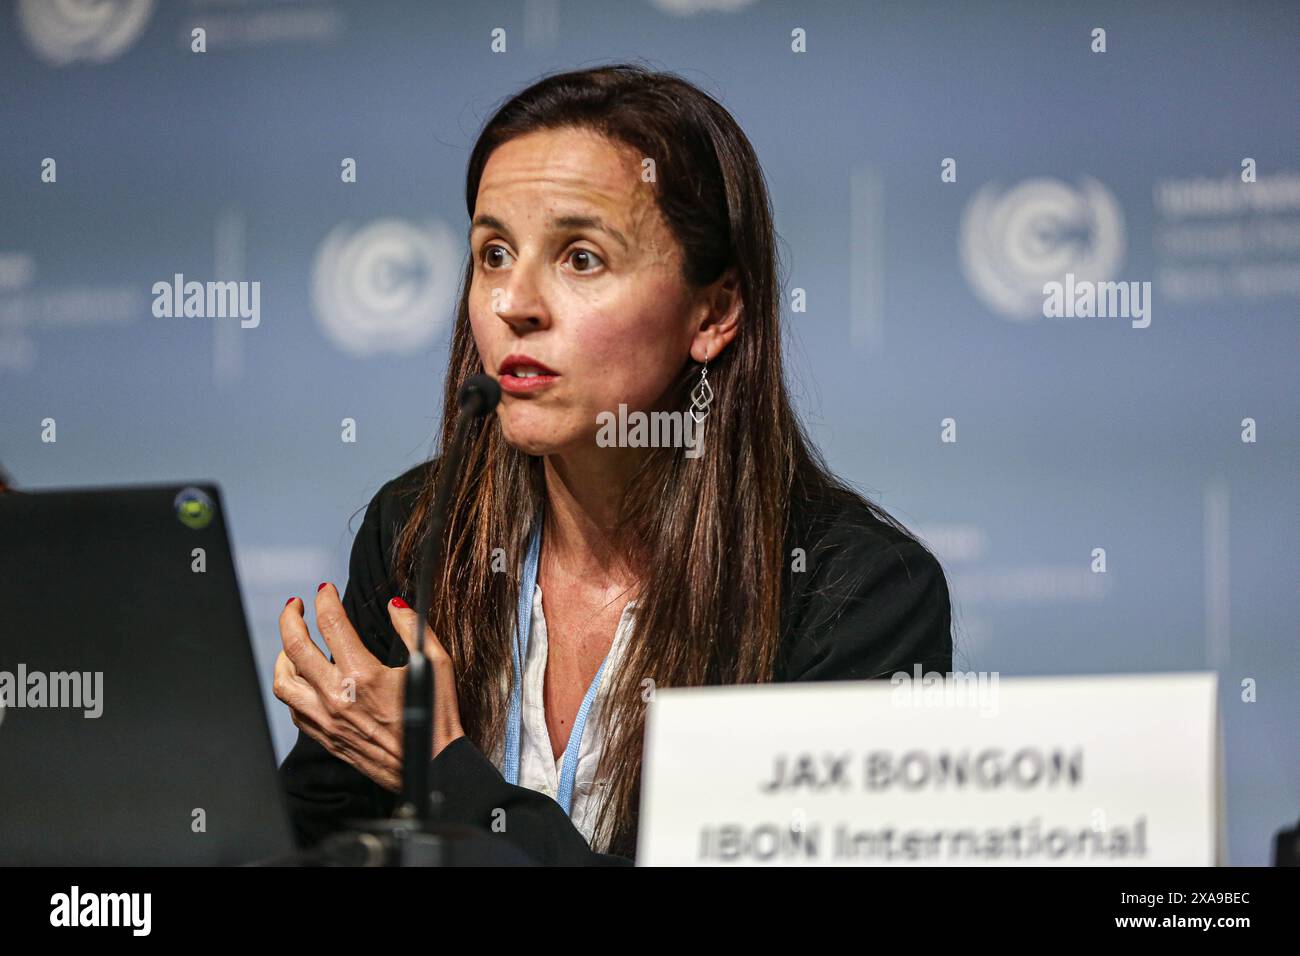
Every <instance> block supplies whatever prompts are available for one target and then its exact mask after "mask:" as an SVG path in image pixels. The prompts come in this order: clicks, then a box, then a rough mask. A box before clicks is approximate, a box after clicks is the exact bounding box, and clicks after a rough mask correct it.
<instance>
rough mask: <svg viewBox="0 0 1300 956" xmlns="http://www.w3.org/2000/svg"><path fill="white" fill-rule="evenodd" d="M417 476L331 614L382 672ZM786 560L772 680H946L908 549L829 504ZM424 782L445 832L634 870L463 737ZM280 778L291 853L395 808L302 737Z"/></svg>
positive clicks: (796, 512)
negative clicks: (486, 836)
mask: <svg viewBox="0 0 1300 956" xmlns="http://www.w3.org/2000/svg"><path fill="white" fill-rule="evenodd" d="M429 464H430V463H427V462H426V463H425V464H422V465H419V466H417V467H415V468H412V469H411V470H410V471H408V472H406V473H405V474H403V475H400V476H398V477H397V478H394V479H393V480H391V481H389V482H388V483H387V484H385V485H384V486H383V487H382V488H381V489H380V490H379V492H378V493H377V494H376V495H375V497H374V498H373V499H372V500H371V502H370V506H369V507H368V508H367V510H366V516H365V519H364V521H362V523H361V528H360V530H358V532H357V536H356V539H355V540H354V541H353V544H352V557H351V561H350V563H349V567H348V583H347V589H346V591H345V592H344V595H343V607H344V609H345V610H346V612H347V615H348V618H349V619H350V620H351V621H352V625H353V626H354V627H355V628H356V630H357V633H358V635H360V637H361V640H362V641H363V642H364V643H365V645H366V646H367V647H368V648H369V649H370V651H371V653H373V654H374V655H375V656H376V657H377V658H378V659H379V660H381V661H385V662H386V663H390V664H391V663H393V662H394V660H395V659H396V658H397V657H401V656H405V655H404V651H405V645H403V644H402V642H401V640H400V638H399V637H398V635H397V632H396V631H394V630H393V627H392V624H391V622H390V621H389V618H388V610H387V604H388V601H389V600H390V599H391V598H392V597H394V596H395V595H398V594H399V591H398V588H397V585H396V584H395V583H394V581H393V577H392V574H391V572H390V559H391V556H392V553H393V548H394V543H395V540H396V537H397V533H398V532H399V531H400V529H401V528H402V526H403V525H404V524H405V522H406V519H407V517H408V515H409V514H410V512H411V508H412V505H413V503H414V500H415V497H416V496H417V494H418V493H419V490H420V488H421V486H422V484H423V482H424V479H425V476H426V469H428V467H429ZM794 548H802V549H803V550H804V553H805V555H806V567H805V568H804V569H803V570H800V571H796V570H793V567H794V564H795V562H794V560H793V558H792V559H791V561H790V563H789V565H788V567H787V573H786V576H785V577H786V579H785V580H784V581H783V583H782V601H781V620H782V643H781V654H780V658H779V660H778V661H777V665H776V675H775V676H776V680H778V681H805V680H821V681H825V680H857V679H866V678H888V677H889V676H890V675H891V674H893V673H895V672H897V671H900V670H901V671H908V672H910V671H911V670H912V668H913V666H914V665H916V664H920V665H921V668H922V670H923V671H939V672H943V673H947V672H948V671H950V670H952V637H951V612H950V608H949V599H948V586H947V582H946V580H945V579H944V575H943V571H942V569H941V568H940V566H939V562H938V561H937V560H935V558H934V557H933V556H932V555H931V554H930V552H929V551H927V550H926V549H925V548H924V547H923V546H922V545H921V544H920V543H919V542H917V541H916V540H915V539H913V538H911V537H909V536H908V535H907V534H905V533H904V532H901V531H899V530H898V529H896V528H894V527H892V526H891V525H889V524H886V523H885V522H883V521H882V520H880V519H879V518H877V517H876V516H875V515H874V514H872V513H871V512H870V511H869V510H868V509H867V508H866V507H865V506H864V505H863V504H862V503H861V502H860V501H858V500H856V499H850V498H847V497H843V496H835V498H833V499H830V500H818V501H812V500H808V499H806V498H805V499H799V500H796V501H794V502H792V515H791V520H790V528H789V532H788V536H787V548H786V554H787V556H790V555H791V552H792V550H793V549H794ZM402 596H403V598H405V599H407V600H410V598H411V597H412V596H411V595H402ZM430 777H431V782H432V784H433V786H434V788H435V789H437V790H440V791H441V792H442V794H443V805H442V817H443V819H444V820H446V821H447V822H450V823H463V824H469V825H473V826H478V827H483V828H488V829H490V824H491V821H492V819H493V813H494V811H496V810H497V809H503V810H505V811H506V815H507V818H508V819H509V820H510V826H509V828H508V832H507V833H502V834H500V836H501V837H502V838H505V839H508V840H510V841H511V842H513V843H514V844H515V845H516V846H517V847H518V848H520V849H522V850H523V851H524V852H525V853H526V854H527V855H528V856H530V857H531V858H533V859H534V860H536V861H537V862H539V863H544V864H551V865H606V864H614V865H618V864H629V863H631V862H632V861H631V860H630V859H628V858H625V857H619V856H612V855H610V854H604V853H596V852H594V851H593V850H592V849H591V848H590V847H589V846H588V844H587V841H586V839H585V838H584V837H583V835H582V834H581V833H580V832H579V831H578V829H577V828H576V827H575V826H574V825H573V824H572V822H571V821H570V820H569V818H568V817H567V816H566V815H565V813H564V811H563V809H561V807H560V805H559V804H558V803H556V802H555V800H554V799H552V798H551V797H548V796H546V795H545V794H542V793H539V792H537V791H535V790H529V789H527V788H526V787H518V786H513V785H511V784H508V783H506V782H505V779H504V778H503V777H502V776H501V773H500V772H499V771H498V770H497V769H496V767H495V766H494V765H493V764H492V763H491V762H490V761H489V760H488V758H487V757H486V756H484V755H483V753H482V752H481V751H480V750H479V748H478V747H477V746H476V745H475V744H474V743H473V742H472V741H470V739H469V738H468V737H461V738H460V739H458V740H456V741H454V742H453V743H451V744H449V745H448V746H447V747H445V748H444V749H443V750H442V752H441V753H439V754H438V756H437V757H436V758H435V759H434V760H432V761H431V763H430ZM280 778H281V781H282V783H283V785H284V788H285V791H286V793H287V795H288V800H289V810H290V814H291V817H292V820H293V825H294V830H295V832H296V836H297V839H298V841H299V843H300V845H302V846H303V847H310V846H312V845H314V844H315V843H316V842H317V841H319V840H320V839H321V838H322V837H324V836H325V835H327V834H329V833H332V832H335V831H337V830H341V829H344V827H345V823H346V821H348V820H349V819H357V818H375V817H384V816H388V815H390V814H391V813H392V812H393V809H394V806H395V803H396V800H397V795H396V794H393V793H390V792H389V791H387V790H385V789H384V788H382V787H380V786H379V785H378V784H376V783H374V782H373V781H372V780H370V778H369V777H367V776H365V775H364V774H362V773H361V772H360V771H358V770H356V769H355V768H353V767H352V766H351V765H350V764H348V763H346V762H344V761H342V760H339V759H338V758H336V757H334V756H333V755H331V754H330V753H329V752H328V751H327V750H325V748H324V747H322V746H321V745H320V744H318V743H317V742H316V741H314V740H313V739H312V738H311V737H309V736H307V734H305V733H302V732H300V733H299V735H298V741H297V743H296V744H295V746H294V748H293V750H292V751H291V752H290V753H289V755H288V756H287V757H286V758H285V760H284V763H283V764H282V765H281V766H280Z"/></svg>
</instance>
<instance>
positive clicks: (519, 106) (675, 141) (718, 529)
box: [396, 63, 905, 855]
mask: <svg viewBox="0 0 1300 956" xmlns="http://www.w3.org/2000/svg"><path fill="white" fill-rule="evenodd" d="M558 128H577V129H586V130H590V131H594V132H597V133H600V134H602V135H604V136H605V137H606V138H608V139H609V140H610V141H612V142H615V143H618V144H622V145H626V146H629V147H631V148H632V149H634V150H636V151H637V153H638V155H639V156H642V157H650V158H653V159H654V162H655V167H656V177H655V183H654V189H655V199H656V202H657V204H658V208H659V210H660V212H661V213H662V215H663V216H664V219H665V220H666V222H667V223H668V225H669V227H670V228H671V230H672V232H673V234H674V235H675V237H676V239H677V241H678V242H679V243H680V245H681V248H682V251H683V253H684V255H683V260H682V261H683V263H684V265H683V272H684V275H683V278H684V279H685V281H686V282H687V283H689V284H690V285H691V286H693V287H700V286H704V285H707V284H709V283H711V282H712V281H713V280H715V279H717V278H718V277H719V276H720V275H721V274H722V272H723V271H724V270H725V269H727V268H728V267H734V268H735V269H736V270H737V272H738V276H739V282H740V290H741V295H742V297H743V303H744V306H743V314H742V318H741V321H740V327H739V332H738V334H737V335H736V337H735V339H734V341H733V342H732V343H731V346H730V347H729V348H727V349H726V350H724V351H723V353H722V354H721V355H718V356H716V357H714V358H712V359H711V360H710V362H709V368H708V375H709V381H710V383H711V384H712V386H713V390H714V395H715V400H714V403H713V406H712V409H711V412H710V415H709V417H708V419H707V430H706V432H705V439H704V442H703V449H702V454H701V456H700V457H699V458H696V459H688V458H686V457H685V456H684V455H683V454H681V451H680V449H677V450H674V449H649V450H648V452H649V454H648V456H647V458H646V461H645V464H644V466H643V467H642V468H641V470H640V472H639V473H638V474H637V476H636V478H635V479H634V480H633V481H632V483H631V486H630V488H629V490H628V492H627V493H626V495H625V498H624V502H623V510H622V515H621V519H620V523H619V528H620V530H621V531H622V532H625V534H621V535H620V540H626V541H628V542H636V543H637V545H636V550H637V552H638V553H637V554H636V556H635V560H634V561H631V562H629V563H630V564H631V566H632V567H635V568H639V569H641V576H640V589H639V594H640V600H638V604H637V610H636V614H635V624H634V637H633V639H632V640H631V641H630V642H629V644H628V648H627V651H626V655H625V656H624V658H623V660H622V663H621V665H620V667H619V669H618V672H617V673H616V674H613V675H607V677H606V679H607V680H611V686H610V688H609V691H608V697H607V701H608V703H607V704H606V705H605V707H606V714H607V720H608V723H607V724H606V732H607V734H608V736H607V737H606V739H605V745H604V750H603V753H602V757H601V762H600V767H599V769H598V779H600V780H604V781H606V782H607V790H606V795H605V798H604V800H603V802H602V804H601V810H600V813H599V816H598V818H597V835H598V837H599V836H600V835H602V834H604V835H605V836H606V837H607V841H608V849H609V851H610V852H613V853H619V854H621V855H631V854H632V852H633V848H634V847H635V843H636V823H637V807H638V801H639V793H640V783H641V742H642V734H643V728H644V711H645V698H647V697H648V695H647V694H646V693H645V691H646V689H647V688H648V687H670V686H671V687H676V686H688V685H701V684H735V683H763V682H768V681H771V680H772V679H773V675H774V668H775V667H776V663H777V659H778V653H779V651H780V645H781V638H782V634H781V600H782V594H783V578H784V575H783V565H784V554H785V552H784V548H785V547H786V542H787V533H788V528H789V524H788V523H789V520H790V514H791V503H792V500H794V499H809V498H829V499H834V498H840V497H842V496H850V497H852V498H853V499H854V500H855V501H857V502H861V503H864V504H867V505H868V507H870V508H871V509H872V511H873V513H875V514H878V515H879V516H880V517H881V518H882V519H884V520H886V521H888V522H889V523H890V524H891V525H894V526H895V527H897V528H899V529H900V530H904V531H905V529H902V526H901V525H898V524H897V522H895V521H894V520H893V519H892V518H890V517H889V516H888V514H887V513H885V512H884V511H883V510H881V509H879V508H878V507H877V506H875V505H874V504H871V503H870V502H865V501H864V500H863V499H862V498H861V497H860V496H858V495H857V494H856V492H854V491H852V490H851V489H849V488H848V487H847V486H845V485H843V484H842V483H840V482H839V481H838V480H837V479H835V478H834V477H833V476H832V475H831V474H830V473H829V472H828V471H827V469H826V467H825V465H824V464H823V463H822V461H821V459H820V456H819V455H818V454H817V452H816V450H815V449H814V448H813V447H812V446H811V444H810V443H809V441H808V440H807V437H806V436H805V434H804V433H803V430H802V428H801V426H800V424H799V422H798V420H797V419H796V417H795V415H794V413H793V411H792V409H791V406H790V402H789V399H788V396H787V393H786V385H785V381H784V377H783V366H782V359H781V324H780V308H779V299H778V296H779V294H780V292H779V282H780V279H779V262H778V258H777V252H776V243H775V232H774V229H773V225H772V212H771V206H770V203H769V199H768V192H767V185H766V182H765V180H764V177H763V172H762V169H761V167H760V166H759V162H758V157H757V156H756V154H755V152H754V149H753V147H752V146H751V145H750V142H749V140H748V139H747V138H746V136H745V134H744V133H743V132H742V131H741V129H740V127H739V126H738V125H737V124H736V121H735V120H734V119H733V118H732V116H731V115H730V114H729V113H728V112H727V110H726V109H725V108H723V107H722V105H721V104H719V103H718V102H717V101H716V100H714V99H713V98H712V97H710V96H709V95H707V94H706V93H704V92H703V91H701V90H699V89H698V88H697V87H695V86H694V85H692V84H691V83H689V82H687V81H686V80H683V79H681V78H680V77H677V76H674V75H672V74H666V73H660V72H652V71H650V70H648V69H646V68H644V67H642V66H639V65H634V64H627V63H620V64H613V65H608V66H602V67H598V68H593V69H586V70H579V71H574V72H568V73H561V74H556V75H552V76H549V77H545V78H543V79H541V80H540V81H538V82H537V83H535V84H533V85H532V86H529V87H528V88H527V89H525V90H523V91H522V92H520V93H518V94H517V95H515V96H513V97H511V98H510V99H509V100H507V101H506V102H505V103H504V104H503V105H502V106H501V107H500V108H499V109H498V110H497V111H496V112H495V114H494V115H493V116H492V117H491V118H490V120H489V121H488V123H487V124H486V126H485V127H484V128H483V130H482V132H481V133H480V135H479V137H478V140H477V142H476V143H475V145H474V150H473V152H472V154H471V155H470V159H469V167H468V170H467V172H466V179H465V207H466V210H467V212H468V214H469V216H470V218H471V219H472V218H473V216H474V206H475V202H476V199H477V196H478V188H479V180H480V178H481V177H482V174H483V169H484V167H485V166H486V164H487V161H488V157H489V156H490V155H491V154H492V151H493V150H495V149H496V148H497V147H498V146H500V145H501V144H502V143H504V142H506V141H507V140H509V139H511V138H513V137H516V136H520V135H522V134H524V133H529V132H534V131H538V130H548V129H558ZM473 270H474V263H473V261H472V257H471V259H470V261H469V262H468V263H467V265H466V268H465V274H464V277H463V284H462V288H461V292H460V303H459V307H458V310H457V316H456V327H455V331H454V333H453V340H452V348H451V357H450V361H449V365H448V372H447V379H446V384H445V387H444V398H443V420H442V435H441V441H442V447H446V446H447V444H448V443H449V442H450V440H451V432H452V429H453V428H454V425H455V418H456V410H457V409H456V393H457V390H458V389H459V387H460V385H461V383H462V382H464V380H465V379H466V378H467V377H468V376H470V375H473V374H476V373H479V372H483V371H484V369H483V365H482V361H481V359H480V357H479V354H478V350H477V348H476V346H475V342H474V337H473V334H472V332H471V329H470V321H469V291H470V283H471V281H472V278H473ZM699 368H700V366H699V365H698V364H696V363H694V362H692V361H690V360H689V359H687V360H684V361H683V367H682V373H681V376H680V378H679V379H678V381H677V382H676V384H675V385H674V390H675V393H676V394H675V396H673V395H672V394H671V393H670V396H669V397H670V399H671V400H672V401H673V402H674V404H670V405H669V406H668V407H670V408H678V409H684V408H686V407H687V406H688V404H689V399H688V397H687V396H688V393H689V391H690V389H691V387H692V386H693V384H694V383H695V381H696V380H698V377H699ZM593 424H594V423H593ZM476 427H477V431H476V432H474V433H472V434H471V437H470V439H469V442H468V450H467V452H466V456H465V460H464V462H463V464H462V466H461V469H460V472H459V474H457V475H456V476H455V477H454V486H453V488H454V490H453V492H452V503H451V506H450V515H449V517H448V520H447V530H446V534H447V541H446V545H445V548H444V560H443V563H442V565H441V567H439V568H436V569H435V570H434V592H433V593H434V595H435V599H434V606H433V607H432V608H431V610H430V624H431V625H432V627H433V629H434V632H435V633H436V634H437V635H438V636H439V639H440V640H441V641H442V643H443V645H444V646H445V647H446V648H447V651H448V653H449V654H450V656H451V658H452V660H453V661H454V664H455V668H456V683H457V693H458V697H459V703H460V716H461V723H462V725H463V727H464V729H465V732H466V734H467V735H468V736H469V737H470V739H471V740H473V741H474V742H475V743H477V744H478V745H479V746H480V747H481V748H482V749H483V750H484V751H485V752H490V750H491V749H492V748H493V747H494V746H495V744H496V742H497V741H499V740H500V738H501V735H502V733H503V730H504V724H505V710H506V700H507V698H506V697H503V695H502V694H501V687H502V685H503V681H504V682H505V683H506V684H507V686H508V684H509V682H511V681H513V668H512V663H511V661H512V651H511V648H512V641H513V634H514V630H513V629H514V622H515V607H516V602H517V598H518V591H519V586H520V584H519V578H518V570H519V568H520V566H521V564H522V556H523V554H524V551H525V550H526V545H527V538H528V533H529V530H530V528H531V526H532V521H533V518H534V516H535V514H536V513H537V512H538V509H539V506H540V504H541V503H542V502H543V500H544V498H545V488H544V483H543V478H542V459H541V458H535V457H532V456H529V455H527V454H525V453H523V452H520V451H518V450H516V449H514V448H511V447H510V446H509V445H507V444H506V442H505V441H504V439H503V437H502V434H501V428H500V425H499V423H498V422H497V420H496V418H495V417H489V418H488V419H486V420H485V421H484V422H482V423H480V425H478V426H476ZM440 468H441V461H439V462H437V463H435V465H434V467H433V468H431V469H430V470H429V471H430V474H429V476H428V479H427V482H426V485H425V487H424V488H423V490H422V492H421V493H420V495H419V497H418V499H417V501H416V503H415V506H414V509H413V512H412V514H411V517H410V520H409V521H408V523H407V524H406V526H405V527H404V528H403V529H402V531H401V533H400V535H399V538H398V542H397V559H396V574H397V578H398V582H399V584H400V585H401V586H403V587H404V588H405V587H408V586H409V584H410V581H411V578H412V576H413V573H414V564H415V562H416V556H417V555H418V553H419V545H420V539H421V535H422V533H423V529H424V527H425V518H426V516H427V513H428V509H429V506H430V501H431V499H432V491H433V484H434V482H435V481H436V480H437V472H438V470H439V469H440ZM495 548H502V549H504V552H505V554H506V555H507V556H508V557H509V561H508V564H509V566H510V568H511V573H509V574H499V573H493V567H492V562H493V558H492V554H493V549H495ZM647 679H649V680H650V681H652V682H653V684H647V683H646V680H647ZM593 842H595V841H593Z"/></svg>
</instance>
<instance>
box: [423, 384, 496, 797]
mask: <svg viewBox="0 0 1300 956" xmlns="http://www.w3.org/2000/svg"><path fill="white" fill-rule="evenodd" d="M500 401H501V386H500V385H498V384H497V382H496V380H495V379H493V378H491V377H490V376H487V375H471V376H470V377H469V378H468V379H466V380H465V384H464V385H462V386H461V387H460V391H459V392H458V393H457V395H456V404H457V405H458V406H459V407H460V413H459V414H458V415H457V416H456V429H455V432H454V433H453V436H452V440H451V445H450V447H447V448H444V449H443V451H442V462H441V464H440V466H439V468H438V479H437V484H436V485H435V486H434V489H433V503H432V505H431V507H430V509H429V526H428V529H427V531H426V535H425V538H424V541H423V542H422V545H421V548H420V566H419V571H418V574H417V575H416V586H415V620H416V622H417V624H418V626H419V628H420V632H419V636H418V637H417V639H416V642H415V643H416V646H415V649H414V650H413V651H412V652H411V659H410V662H409V664H408V665H407V672H406V701H405V703H404V704H403V707H402V797H403V802H402V805H401V807H400V809H399V810H398V814H399V815H400V816H406V817H413V818H415V819H416V820H419V821H421V822H425V821H428V819H429V760H430V758H431V756H432V752H433V715H434V709H433V707H434V701H433V669H432V666H431V665H430V663H429V659H428V657H426V656H425V654H424V628H425V626H426V624H427V622H428V620H429V608H430V607H431V606H432V603H433V602H432V591H433V571H434V569H435V568H437V567H438V566H439V565H440V564H441V563H442V550H443V530H444V529H445V528H446V526H447V501H448V499H449V498H450V496H451V486H452V482H453V480H454V479H455V476H456V474H457V473H458V472H459V471H460V462H461V458H462V457H463V455H464V452H465V439H466V437H467V436H468V434H469V428H470V424H471V423H472V422H473V421H474V419H475V418H478V417H479V416H482V415H487V414H489V413H490V412H492V411H493V410H494V409H495V408H496V407H497V403H498V402H500Z"/></svg>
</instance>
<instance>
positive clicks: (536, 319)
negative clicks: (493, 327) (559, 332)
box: [492, 261, 550, 328]
mask: <svg viewBox="0 0 1300 956" xmlns="http://www.w3.org/2000/svg"><path fill="white" fill-rule="evenodd" d="M492 311H493V312H495V313H496V314H497V315H498V316H500V317H501V319H502V321H504V322H506V323H508V324H509V325H512V326H518V327H524V326H526V327H528V328H537V327H540V326H545V325H549V324H550V313H549V312H548V311H547V309H546V303H545V301H544V297H543V296H542V293H541V285H540V283H539V282H538V277H537V275H536V273H535V270H534V268H533V267H531V266H529V265H527V264H525V263H524V262H522V261H521V262H518V263H516V264H515V266H514V268H512V269H511V270H510V274H509V276H508V278H506V280H505V281H504V282H502V283H500V284H498V285H495V286H493V288H492Z"/></svg>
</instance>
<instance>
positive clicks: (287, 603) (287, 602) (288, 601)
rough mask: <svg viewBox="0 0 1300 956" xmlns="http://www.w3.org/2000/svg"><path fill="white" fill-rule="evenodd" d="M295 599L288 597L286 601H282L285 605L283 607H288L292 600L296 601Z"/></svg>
mask: <svg viewBox="0 0 1300 956" xmlns="http://www.w3.org/2000/svg"><path fill="white" fill-rule="evenodd" d="M296 600H298V599H297V598H289V600H287V601H285V602H284V606H285V607H288V606H289V605H290V604H292V603H293V602H294V601H296Z"/></svg>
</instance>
